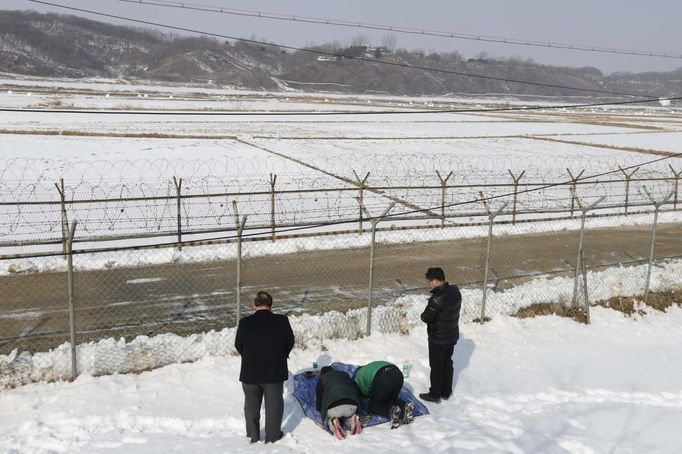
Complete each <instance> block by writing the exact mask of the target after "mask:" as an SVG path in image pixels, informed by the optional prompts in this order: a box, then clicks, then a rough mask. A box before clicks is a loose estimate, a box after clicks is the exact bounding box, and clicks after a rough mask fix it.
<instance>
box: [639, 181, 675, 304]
mask: <svg viewBox="0 0 682 454" xmlns="http://www.w3.org/2000/svg"><path fill="white" fill-rule="evenodd" d="M642 189H643V190H644V192H646V195H647V197H649V200H651V203H652V205H653V206H654V224H653V226H652V228H651V245H650V248H649V265H648V266H647V271H646V286H645V288H644V302H645V303H646V302H647V301H648V299H649V286H650V283H651V268H652V267H653V265H654V250H655V247H656V226H657V225H658V211H659V210H660V209H661V206H663V204H665V203H666V202H667V201H668V200H670V198H671V197H672V196H673V192H672V191H671V192H670V193H669V194H668V195H667V196H665V197H664V198H663V199H662V200H660V201H658V202H657V201H656V200H655V199H654V197H653V196H652V195H651V193H650V192H649V190H648V189H647V188H646V186H642Z"/></svg>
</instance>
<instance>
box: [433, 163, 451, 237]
mask: <svg viewBox="0 0 682 454" xmlns="http://www.w3.org/2000/svg"><path fill="white" fill-rule="evenodd" d="M436 175H438V179H439V180H440V228H441V229H444V228H445V191H446V189H447V184H448V180H449V179H450V177H451V176H452V172H450V173H448V176H446V177H445V178H443V177H442V176H441V174H440V172H439V171H437V170H436Z"/></svg>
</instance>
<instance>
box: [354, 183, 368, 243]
mask: <svg viewBox="0 0 682 454" xmlns="http://www.w3.org/2000/svg"><path fill="white" fill-rule="evenodd" d="M353 175H355V179H356V180H357V185H358V187H359V188H360V189H359V191H358V197H357V199H358V201H359V205H360V207H359V210H360V215H359V216H358V235H362V233H363V230H362V214H363V213H362V212H363V210H364V206H365V205H364V203H365V183H367V178H369V172H367V174H366V175H365V177H364V178H360V177H359V176H358V174H357V172H356V171H355V170H353Z"/></svg>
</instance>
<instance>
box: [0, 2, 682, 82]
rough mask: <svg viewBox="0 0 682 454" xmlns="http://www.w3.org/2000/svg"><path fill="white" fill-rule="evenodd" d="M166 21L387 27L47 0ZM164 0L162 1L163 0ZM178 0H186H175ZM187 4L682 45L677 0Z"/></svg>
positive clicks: (672, 48)
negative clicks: (341, 24)
mask: <svg viewBox="0 0 682 454" xmlns="http://www.w3.org/2000/svg"><path fill="white" fill-rule="evenodd" d="M47 1H49V2H51V3H57V4H63V5H68V6H73V7H78V8H85V9H91V10H96V11H99V12H106V13H109V14H116V15H121V16H126V17H131V18H136V19H142V20H149V21H155V22H159V23H163V24H169V25H174V26H181V27H186V28H193V29H199V30H205V31H208V32H212V33H221V34H227V35H232V36H238V37H244V38H249V37H252V36H256V37H258V38H262V39H266V40H268V41H271V42H275V43H278V44H283V45H289V46H304V45H310V44H320V43H324V42H332V41H338V42H340V43H342V44H349V43H350V42H351V41H352V40H353V38H354V37H357V36H358V35H363V36H365V37H366V38H367V39H368V40H369V41H370V43H372V44H381V43H382V40H383V38H384V36H385V35H387V34H388V33H387V32H385V31H372V30H367V29H358V28H347V27H336V26H327V25H311V24H304V23H301V22H289V21H275V20H269V19H257V18H246V17H236V16H230V15H226V14H220V13H207V12H198V11H191V10H187V9H182V10H181V9H176V8H159V7H153V6H147V5H140V4H131V3H125V2H122V1H120V0H47ZM157 1H160V0H157ZM174 1H178V2H179V1H180V0H174ZM187 3H188V4H193V5H210V6H216V7H223V8H229V9H243V10H250V11H262V12H269V13H280V14H288V15H295V16H309V17H316V18H328V19H335V20H348V21H355V22H361V23H366V24H381V25H393V26H400V27H409V28H416V29H426V30H438V31H446V32H452V33H466V34H473V35H481V36H494V37H505V38H513V39H524V40H533V41H543V42H554V43H566V44H577V45H589V46H600V47H608V48H617V49H626V50H638V51H651V52H665V53H672V54H682V46H680V43H682V1H680V0H648V1H645V0H563V1H559V0H469V1H458V0H449V1H446V0H422V1H414V0H364V1H359V0H346V1H343V2H340V1H332V0H287V1H282V0H279V1H277V0H188V2H187ZM0 8H2V9H33V10H36V11H41V12H46V11H50V12H59V13H64V14H76V15H79V16H84V17H89V18H92V19H95V20H101V21H106V22H115V23H119V24H128V25H134V24H130V23H129V22H125V21H120V20H118V21H117V20H112V19H107V18H101V17H97V16H93V15H89V14H85V13H80V12H74V11H71V12H70V11H67V10H63V9H60V8H57V7H54V6H46V5H40V4H37V3H32V2H30V1H28V0H0ZM394 35H395V39H396V44H397V47H402V48H407V49H423V50H424V51H427V52H428V51H431V50H432V51H457V52H459V53H460V54H462V55H463V56H464V57H465V58H470V57H473V56H476V55H478V54H480V53H481V52H486V53H487V54H488V55H489V56H491V57H509V56H515V57H521V58H528V57H530V58H533V59H534V60H535V61H537V62H539V63H545V64H552V65H563V66H577V67H580V66H594V67H597V68H599V69H601V70H602V71H604V72H607V73H610V72H614V71H633V72H643V71H670V70H673V69H676V68H680V67H682V59H674V58H668V59H666V58H660V57H642V56H633V55H616V54H604V53H593V52H582V51H571V50H560V49H541V48H533V47H522V46H516V45H510V44H492V43H483V42H479V41H467V40H460V39H449V38H437V37H428V36H414V35H406V34H400V33H394Z"/></svg>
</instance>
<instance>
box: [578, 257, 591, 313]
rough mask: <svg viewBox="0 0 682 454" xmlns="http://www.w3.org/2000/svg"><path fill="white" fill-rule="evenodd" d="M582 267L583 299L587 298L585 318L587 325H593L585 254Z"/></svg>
mask: <svg viewBox="0 0 682 454" xmlns="http://www.w3.org/2000/svg"><path fill="white" fill-rule="evenodd" d="M580 266H581V267H582V269H583V297H584V298H585V316H586V317H587V324H588V325H589V324H590V323H592V320H591V318H590V298H589V293H588V291H587V267H586V266H585V254H583V255H582V260H581V262H580Z"/></svg>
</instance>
